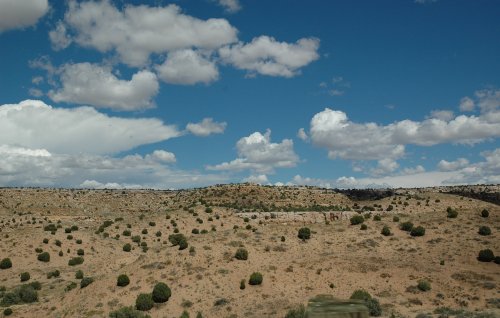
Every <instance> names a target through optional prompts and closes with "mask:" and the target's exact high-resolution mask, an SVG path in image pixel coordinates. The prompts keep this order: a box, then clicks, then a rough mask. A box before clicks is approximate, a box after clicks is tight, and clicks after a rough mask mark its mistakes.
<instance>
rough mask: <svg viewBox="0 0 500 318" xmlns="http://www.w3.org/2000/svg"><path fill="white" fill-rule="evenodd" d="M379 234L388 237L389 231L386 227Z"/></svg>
mask: <svg viewBox="0 0 500 318" xmlns="http://www.w3.org/2000/svg"><path fill="white" fill-rule="evenodd" d="M380 234H382V235H383V236H389V235H391V229H390V228H389V227H388V226H384V227H383V228H382V231H381V232H380Z"/></svg>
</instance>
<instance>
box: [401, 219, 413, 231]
mask: <svg viewBox="0 0 500 318" xmlns="http://www.w3.org/2000/svg"><path fill="white" fill-rule="evenodd" d="M399 229H400V230H402V231H406V232H410V231H411V230H412V229H413V223H411V222H410V221H407V222H403V223H401V224H399Z"/></svg>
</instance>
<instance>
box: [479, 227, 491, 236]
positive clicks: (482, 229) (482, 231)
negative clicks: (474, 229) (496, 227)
mask: <svg viewBox="0 0 500 318" xmlns="http://www.w3.org/2000/svg"><path fill="white" fill-rule="evenodd" d="M478 233H479V235H484V236H486V235H490V234H491V229H490V228H489V227H488V226H481V227H480V228H479V231H478Z"/></svg>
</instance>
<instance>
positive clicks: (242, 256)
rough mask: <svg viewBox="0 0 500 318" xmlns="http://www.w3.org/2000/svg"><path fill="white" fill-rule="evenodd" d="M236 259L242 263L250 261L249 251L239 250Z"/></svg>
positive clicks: (235, 255)
mask: <svg viewBox="0 0 500 318" xmlns="http://www.w3.org/2000/svg"><path fill="white" fill-rule="evenodd" d="M234 258H236V259H238V260H241V261H245V260H247V259H248V251H247V250H246V249H244V248H239V249H238V250H237V251H236V254H234Z"/></svg>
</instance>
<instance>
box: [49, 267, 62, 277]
mask: <svg viewBox="0 0 500 318" xmlns="http://www.w3.org/2000/svg"><path fill="white" fill-rule="evenodd" d="M60 275H61V272H59V270H57V269H56V270H55V271H52V272H48V273H47V278H48V279H51V278H52V277H59V276H60Z"/></svg>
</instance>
